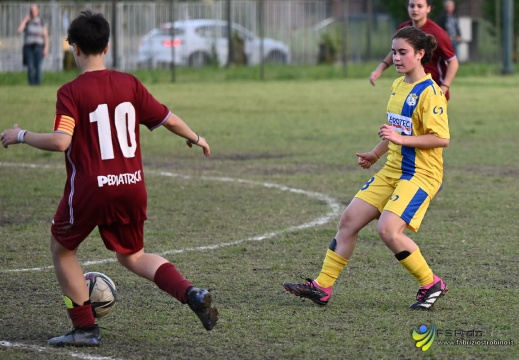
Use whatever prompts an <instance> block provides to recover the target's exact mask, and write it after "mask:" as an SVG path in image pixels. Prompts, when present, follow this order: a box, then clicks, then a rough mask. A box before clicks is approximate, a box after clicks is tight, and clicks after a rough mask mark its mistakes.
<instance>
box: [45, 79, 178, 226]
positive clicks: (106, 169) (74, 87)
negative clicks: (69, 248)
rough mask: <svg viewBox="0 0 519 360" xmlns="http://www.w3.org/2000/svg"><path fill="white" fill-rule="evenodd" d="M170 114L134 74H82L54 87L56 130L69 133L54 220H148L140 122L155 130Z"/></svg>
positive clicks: (74, 221)
mask: <svg viewBox="0 0 519 360" xmlns="http://www.w3.org/2000/svg"><path fill="white" fill-rule="evenodd" d="M169 114H170V112H169V110H168V109H167V108H166V106H164V105H162V104H160V103H159V102H158V101H157V100H155V98H153V96H152V95H151V94H150V93H149V92H148V91H147V90H146V88H145V87H144V86H143V85H142V84H141V82H140V81H139V80H138V79H137V78H135V77H134V76H132V75H130V74H126V73H121V72H118V71H113V70H101V71H93V72H86V73H84V74H82V75H80V76H78V77H77V78H76V79H75V80H73V81H71V82H69V83H67V84H65V85H63V86H62V87H61V88H60V89H59V90H58V99H57V103H56V118H55V121H54V131H55V132H63V133H67V134H70V135H72V142H71V144H70V147H69V148H68V149H67V150H66V152H65V162H66V168H67V182H66V184H65V191H64V195H63V198H62V199H61V202H60V204H59V206H58V209H57V211H56V215H55V218H54V220H55V222H59V223H63V222H69V223H70V224H95V225H100V224H112V223H123V224H128V223H129V222H131V221H135V220H146V204H147V194H146V187H145V184H144V174H143V168H142V159H141V149H140V141H139V140H140V136H139V128H140V127H139V125H141V124H142V125H145V126H146V127H147V128H148V129H150V130H153V129H155V128H157V127H158V126H160V125H162V124H163V123H164V122H165V121H166V119H167V118H168V116H169Z"/></svg>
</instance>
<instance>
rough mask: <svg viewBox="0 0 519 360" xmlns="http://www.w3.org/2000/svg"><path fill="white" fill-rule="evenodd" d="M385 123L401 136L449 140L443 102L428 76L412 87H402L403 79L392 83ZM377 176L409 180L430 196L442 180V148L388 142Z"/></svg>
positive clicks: (439, 91) (445, 106) (407, 85)
mask: <svg viewBox="0 0 519 360" xmlns="http://www.w3.org/2000/svg"><path fill="white" fill-rule="evenodd" d="M387 119H388V121H389V123H390V124H391V125H392V127H393V129H395V130H396V131H398V132H399V133H400V134H401V135H403V136H420V135H426V134H433V135H435V136H437V137H439V138H443V139H449V138H450V133H449V121H448V116H447V99H446V98H445V95H444V94H443V92H442V90H441V89H440V87H439V86H438V85H437V84H436V83H435V82H434V81H433V80H432V78H431V75H429V74H428V75H426V76H425V77H424V78H422V79H421V80H420V81H418V82H416V83H414V84H407V83H405V82H404V77H403V76H402V77H400V78H398V79H396V80H395V81H394V82H393V86H392V89H391V96H390V98H389V102H388V105H387ZM379 174H381V175H384V176H387V177H390V178H394V179H397V178H399V179H405V180H409V181H411V182H413V183H415V184H416V185H418V186H419V187H420V188H422V189H424V190H425V191H426V192H427V193H428V194H429V195H430V196H434V195H435V194H436V192H437V191H438V189H439V187H440V185H441V182H442V179H443V148H433V149H419V148H415V147H408V146H401V145H395V144H393V143H392V142H389V152H388V156H387V161H386V164H385V165H384V167H383V168H382V169H381V170H380V172H379Z"/></svg>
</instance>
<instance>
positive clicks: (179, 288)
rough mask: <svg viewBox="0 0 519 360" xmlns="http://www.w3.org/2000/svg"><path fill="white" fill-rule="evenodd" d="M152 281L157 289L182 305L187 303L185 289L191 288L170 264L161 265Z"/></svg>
mask: <svg viewBox="0 0 519 360" xmlns="http://www.w3.org/2000/svg"><path fill="white" fill-rule="evenodd" d="M153 281H154V282H155V284H157V286H158V287H159V289H161V290H164V291H165V292H167V293H168V294H169V295H171V296H173V297H174V298H175V299H177V300H178V301H180V302H181V303H182V304H185V303H186V302H187V289H189V288H190V287H191V286H193V285H192V284H191V283H190V282H189V281H187V280H186V279H185V278H184V277H183V276H182V274H181V273H180V272H179V271H178V270H177V268H176V267H175V265H173V264H172V263H165V264H162V265H161V266H160V267H159V268H158V269H157V272H156V273H155V278H154V279H153Z"/></svg>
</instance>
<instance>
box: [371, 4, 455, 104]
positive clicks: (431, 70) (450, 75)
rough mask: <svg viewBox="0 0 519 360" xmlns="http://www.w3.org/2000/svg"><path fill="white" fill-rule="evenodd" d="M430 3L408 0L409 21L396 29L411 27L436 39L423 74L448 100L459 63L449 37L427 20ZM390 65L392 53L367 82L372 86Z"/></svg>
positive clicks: (436, 25)
mask: <svg viewBox="0 0 519 360" xmlns="http://www.w3.org/2000/svg"><path fill="white" fill-rule="evenodd" d="M431 3H432V0H409V4H408V7H407V10H408V12H409V17H410V18H411V20H407V21H405V22H403V23H402V24H400V25H398V29H401V28H403V27H405V26H409V25H412V26H415V27H417V28H419V29H420V30H422V31H423V32H424V33H426V34H431V35H433V36H434V37H435V38H436V42H437V43H438V47H437V48H436V50H435V51H434V53H433V58H432V60H431V61H430V62H429V63H428V64H426V65H425V72H426V73H427V74H431V77H432V79H433V80H434V81H435V82H436V83H437V84H438V85H440V87H441V89H442V90H443V92H444V94H445V97H446V98H447V100H449V98H450V93H449V89H450V86H451V84H452V81H453V80H454V78H455V77H456V73H457V72H458V67H459V62H458V58H457V57H456V53H455V52H454V48H453V46H452V43H451V40H450V38H449V35H447V33H446V32H445V30H443V29H442V28H441V27H440V26H439V25H438V24H436V23H435V22H434V21H432V20H431V19H428V18H427V15H428V14H429V13H430V12H431ZM391 64H393V53H392V51H390V52H389V54H388V55H387V56H386V57H385V58H384V60H382V62H381V63H380V64H379V65H378V66H377V68H376V69H375V70H374V71H373V72H372V73H371V75H370V77H369V81H370V82H371V84H372V85H373V86H374V85H375V81H376V80H377V79H378V78H379V77H380V76H381V75H382V72H383V71H384V70H386V69H387V68H388V67H390V66H391Z"/></svg>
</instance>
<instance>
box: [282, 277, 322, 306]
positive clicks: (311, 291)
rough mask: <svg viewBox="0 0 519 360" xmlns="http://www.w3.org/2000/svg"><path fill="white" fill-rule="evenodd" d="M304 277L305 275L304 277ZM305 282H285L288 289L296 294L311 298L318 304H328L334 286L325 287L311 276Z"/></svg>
mask: <svg viewBox="0 0 519 360" xmlns="http://www.w3.org/2000/svg"><path fill="white" fill-rule="evenodd" d="M302 278H303V279H304V277H302ZM306 281H307V282H305V283H287V282H286V283H283V287H284V288H285V290H286V291H288V292H289V293H291V294H294V295H295V296H299V297H302V298H306V299H310V300H312V301H313V302H314V303H316V304H318V305H326V304H328V300H330V297H331V296H332V287H331V286H330V287H329V288H323V287H322V286H320V285H319V284H317V283H316V282H315V280H312V279H310V278H306Z"/></svg>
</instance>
